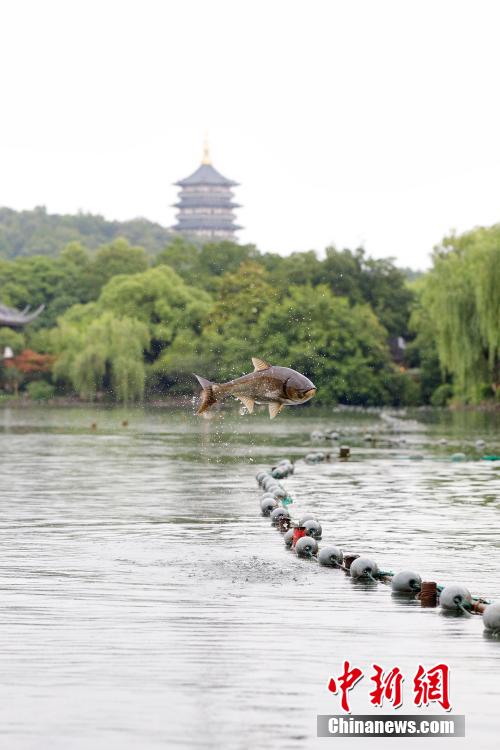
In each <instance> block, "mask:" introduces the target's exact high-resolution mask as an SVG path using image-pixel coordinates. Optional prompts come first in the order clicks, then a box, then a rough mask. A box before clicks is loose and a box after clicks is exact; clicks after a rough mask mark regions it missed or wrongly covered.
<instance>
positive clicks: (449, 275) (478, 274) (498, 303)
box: [423, 225, 500, 402]
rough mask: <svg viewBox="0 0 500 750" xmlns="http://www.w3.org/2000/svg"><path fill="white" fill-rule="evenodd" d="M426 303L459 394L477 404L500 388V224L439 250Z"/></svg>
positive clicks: (447, 242) (455, 239)
mask: <svg viewBox="0 0 500 750" xmlns="http://www.w3.org/2000/svg"><path fill="white" fill-rule="evenodd" d="M423 300H424V304H425V305H426V306H427V308H428V310H429V314H430V317H431V320H432V324H433V327H434V331H435V335H436V342H437V349H438V353H439V359H440V362H441V366H442V368H443V370H444V371H445V372H448V373H450V374H451V375H452V376H453V383H454V389H455V393H456V395H457V396H458V397H459V398H461V399H464V400H467V401H471V402H477V401H480V400H481V399H482V398H484V397H485V396H487V395H488V393H489V394H490V395H491V393H492V392H494V393H496V392H497V391H498V389H499V385H500V225H496V226H493V227H491V228H489V229H476V230H474V231H472V232H467V233H466V234H463V235H461V236H460V237H454V236H452V237H449V238H447V239H445V240H444V242H443V245H442V246H441V247H440V248H438V249H436V251H435V253H434V258H433V269H432V271H431V273H430V274H429V277H428V280H427V282H426V285H425V290H424V296H423Z"/></svg>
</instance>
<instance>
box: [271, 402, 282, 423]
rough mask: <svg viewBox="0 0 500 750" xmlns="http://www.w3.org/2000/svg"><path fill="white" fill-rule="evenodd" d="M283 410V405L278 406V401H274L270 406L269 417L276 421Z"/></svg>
mask: <svg viewBox="0 0 500 750" xmlns="http://www.w3.org/2000/svg"><path fill="white" fill-rule="evenodd" d="M282 408H283V404H278V403H277V402H276V401H274V402H273V403H272V404H269V417H270V418H271V419H274V417H277V416H278V414H279V413H280V411H281V410H282Z"/></svg>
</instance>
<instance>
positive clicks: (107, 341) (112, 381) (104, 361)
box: [52, 306, 149, 403]
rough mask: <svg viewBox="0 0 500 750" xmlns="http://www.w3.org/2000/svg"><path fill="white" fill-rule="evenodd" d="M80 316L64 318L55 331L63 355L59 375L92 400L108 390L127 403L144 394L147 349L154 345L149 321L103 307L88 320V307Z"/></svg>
mask: <svg viewBox="0 0 500 750" xmlns="http://www.w3.org/2000/svg"><path fill="white" fill-rule="evenodd" d="M81 310H82V316H81V319H80V320H78V319H77V316H76V315H75V308H73V310H72V315H71V316H68V319H65V318H64V316H63V317H62V318H61V319H60V320H59V325H58V327H57V328H56V329H55V330H54V331H53V332H52V343H53V349H54V351H55V352H56V353H57V354H58V357H57V360H56V362H55V365H54V370H53V372H54V376H55V378H56V379H58V380H67V381H69V382H70V383H71V385H72V386H73V388H74V389H75V390H76V391H77V392H78V393H79V395H80V397H81V398H83V399H87V400H91V401H92V400H93V399H94V398H95V397H96V395H97V392H98V391H100V390H103V389H107V390H109V391H110V392H111V394H112V395H113V397H114V398H115V400H116V401H121V402H123V403H128V402H129V401H136V400H140V399H141V398H142V397H143V395H144V383H145V369H144V350H145V349H146V348H147V347H148V346H149V334H148V329H147V326H146V325H145V324H144V323H141V322H140V321H138V320H134V319H133V318H127V317H117V316H115V315H113V313H111V312H104V313H102V314H101V315H100V316H99V317H97V318H94V319H89V317H88V315H87V312H86V311H85V306H81Z"/></svg>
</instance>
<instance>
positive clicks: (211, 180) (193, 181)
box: [174, 164, 239, 187]
mask: <svg viewBox="0 0 500 750" xmlns="http://www.w3.org/2000/svg"><path fill="white" fill-rule="evenodd" d="M238 184H239V183H237V182H234V180H228V179H227V177H224V175H222V174H221V173H220V172H218V171H217V170H216V169H215V168H214V167H213V166H212V165H211V164H201V165H200V166H199V167H198V169H197V170H196V171H194V172H193V174H190V175H189V177H186V178H184V179H183V180H179V181H178V182H175V183H174V185H178V186H179V187H189V186H191V185H192V186H195V185H223V186H226V187H237V185H238Z"/></svg>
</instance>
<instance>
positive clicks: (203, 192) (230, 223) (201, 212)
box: [172, 140, 241, 242]
mask: <svg viewBox="0 0 500 750" xmlns="http://www.w3.org/2000/svg"><path fill="white" fill-rule="evenodd" d="M175 184H176V185H178V186H179V187H180V188H181V190H180V192H179V202H178V203H175V204H174V206H175V208H178V209H179V212H178V214H177V217H176V218H177V224H176V225H175V226H174V227H172V229H173V230H174V231H175V232H178V233H179V234H182V235H184V236H185V237H192V238H193V239H198V240H201V241H205V242H206V241H208V240H235V239H236V238H235V233H236V232H237V231H238V229H241V227H240V226H238V225H237V224H235V223H234V213H233V210H234V209H235V208H238V207H239V206H238V204H237V203H233V192H232V190H231V188H233V187H236V186H237V185H238V183H237V182H233V180H228V179H227V177H223V175H221V173H220V172H218V171H217V170H216V169H215V168H214V167H213V166H212V162H211V160H210V153H209V149H208V143H207V141H206V140H205V145H204V149H203V159H202V161H201V165H200V166H199V167H198V169H197V170H196V172H193V174H192V175H190V176H189V177H186V178H185V179H184V180H179V182H176V183H175Z"/></svg>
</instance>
